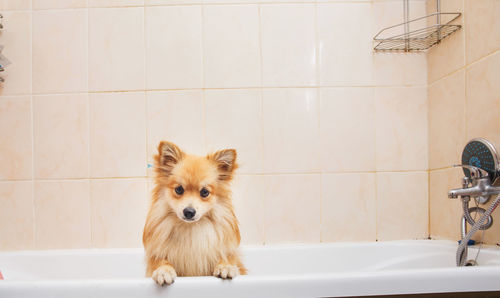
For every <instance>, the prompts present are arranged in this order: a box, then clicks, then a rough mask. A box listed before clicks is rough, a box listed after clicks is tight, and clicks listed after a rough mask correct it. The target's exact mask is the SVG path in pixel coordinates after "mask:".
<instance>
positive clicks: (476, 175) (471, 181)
mask: <svg viewBox="0 0 500 298" xmlns="http://www.w3.org/2000/svg"><path fill="white" fill-rule="evenodd" d="M455 167H462V168H463V171H464V174H465V177H464V178H463V179H462V188H456V189H452V190H450V191H449V192H448V198H450V199H456V198H460V199H461V201H462V209H463V211H464V215H463V216H462V220H461V237H462V240H461V241H460V244H459V247H458V250H457V266H464V265H465V263H466V261H465V260H466V259H467V245H468V242H469V240H470V239H471V238H472V236H473V234H474V233H475V232H477V231H478V230H486V229H488V228H490V227H491V225H492V224H493V218H492V217H491V213H492V212H493V211H494V210H495V208H496V207H497V206H498V205H499V204H500V187H499V186H495V183H496V181H497V178H498V177H499V176H500V164H499V162H498V155H497V153H496V150H495V148H494V147H493V145H492V144H491V143H490V142H488V141H487V140H485V139H480V138H479V139H473V140H471V141H470V142H469V143H468V144H467V145H466V146H465V148H464V151H463V153H462V164H461V165H455ZM498 180H500V179H498ZM492 196H496V199H495V200H494V201H493V203H492V204H491V205H490V207H489V208H488V210H485V209H484V208H481V207H478V206H477V207H472V208H469V202H470V200H471V198H473V199H474V200H475V201H476V203H477V204H485V203H487V202H488V201H489V200H490V198H491V197H492ZM474 212H476V213H480V214H482V216H481V217H480V218H479V219H478V220H477V221H476V220H474V218H472V216H471V213H474ZM467 223H469V225H471V227H472V228H471V230H470V231H467ZM468 263H471V264H472V263H475V262H471V261H469V262H468Z"/></svg>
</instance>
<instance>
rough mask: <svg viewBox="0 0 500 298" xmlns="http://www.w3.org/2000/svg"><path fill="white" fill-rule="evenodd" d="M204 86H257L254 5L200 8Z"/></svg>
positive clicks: (256, 9)
mask: <svg viewBox="0 0 500 298" xmlns="http://www.w3.org/2000/svg"><path fill="white" fill-rule="evenodd" d="M203 48H204V54H203V57H204V70H205V87H208V88H217V87H218V88H221V87H256V86H260V85H261V78H260V77H261V69H260V65H261V61H260V42H259V8H258V6H257V5H236V6H235V5H227V6H226V5H224V6H205V7H204V8H203Z"/></svg>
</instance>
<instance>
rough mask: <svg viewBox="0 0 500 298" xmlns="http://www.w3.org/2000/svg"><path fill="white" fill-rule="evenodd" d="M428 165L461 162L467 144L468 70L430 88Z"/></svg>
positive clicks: (436, 165) (431, 166) (439, 166)
mask: <svg viewBox="0 0 500 298" xmlns="http://www.w3.org/2000/svg"><path fill="white" fill-rule="evenodd" d="M428 96H429V168H430V169H437V168H443V167H449V166H452V165H454V164H458V163H460V156H461V153H462V148H463V147H464V145H465V142H466V140H465V72H464V71H460V72H458V73H455V74H453V75H451V76H448V77H446V78H444V79H442V80H440V81H439V82H436V83H435V84H433V85H430V86H429V87H428Z"/></svg>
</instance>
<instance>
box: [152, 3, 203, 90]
mask: <svg viewBox="0 0 500 298" xmlns="http://www.w3.org/2000/svg"><path fill="white" fill-rule="evenodd" d="M201 27H202V26H201V7H200V6H165V7H148V8H146V70H147V72H146V86H147V89H183V88H201V87H202V86H203V63H202V45H201V44H202V39H201V37H202V34H201Z"/></svg>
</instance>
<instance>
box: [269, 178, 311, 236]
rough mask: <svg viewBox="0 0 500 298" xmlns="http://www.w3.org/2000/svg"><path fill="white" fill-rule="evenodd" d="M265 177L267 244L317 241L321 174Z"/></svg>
mask: <svg viewBox="0 0 500 298" xmlns="http://www.w3.org/2000/svg"><path fill="white" fill-rule="evenodd" d="M265 179H266V191H265V195H264V214H265V227H266V232H265V233H266V244H272V243H286V242H319V241H320V217H321V209H320V195H321V194H320V192H321V187H320V179H321V178H320V175H279V176H266V177H265ZM290 202H293V204H291V203H290ZM298 219H300V220H298Z"/></svg>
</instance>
